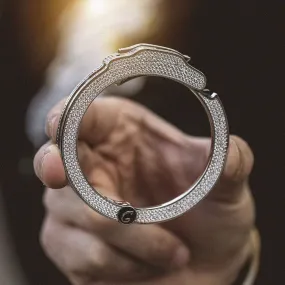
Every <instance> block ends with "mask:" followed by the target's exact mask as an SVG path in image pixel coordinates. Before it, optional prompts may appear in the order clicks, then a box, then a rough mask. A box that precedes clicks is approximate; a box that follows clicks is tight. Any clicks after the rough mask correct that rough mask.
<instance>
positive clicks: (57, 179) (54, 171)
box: [34, 143, 67, 189]
mask: <svg viewBox="0 0 285 285" xmlns="http://www.w3.org/2000/svg"><path fill="white" fill-rule="evenodd" d="M34 169H35V173H36V175H37V176H38V178H39V179H40V180H41V181H42V182H43V183H44V184H45V185H47V186H49V187H51V188H53V189H57V188H62V187H64V186H65V185H66V183H67V182H66V175H65V171H64V166H63V163H62V160H61V156H60V153H59V149H58V148H57V146H56V145H55V144H51V143H47V144H45V145H43V146H42V147H41V148H40V150H39V151H38V152H37V154H36V155H35V158H34Z"/></svg>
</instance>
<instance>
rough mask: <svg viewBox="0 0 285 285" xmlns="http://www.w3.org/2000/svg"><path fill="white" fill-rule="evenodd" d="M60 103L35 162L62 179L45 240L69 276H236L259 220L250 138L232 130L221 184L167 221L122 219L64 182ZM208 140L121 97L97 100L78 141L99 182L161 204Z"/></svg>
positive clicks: (43, 172) (124, 280)
mask: <svg viewBox="0 0 285 285" xmlns="http://www.w3.org/2000/svg"><path fill="white" fill-rule="evenodd" d="M62 106H63V103H60V104H59V105H57V106H56V107H55V108H54V109H53V110H52V111H51V112H50V114H49V119H48V124H47V134H48V135H49V137H50V138H51V141H52V142H51V143H49V144H47V145H44V146H43V147H42V148H41V149H40V150H39V152H38V153H37V155H36V157H35V171H36V173H37V175H38V176H39V178H40V179H41V180H42V181H43V182H44V183H45V184H46V185H47V186H48V187H50V188H63V187H64V188H63V189H62V190H60V191H55V190H51V189H48V190H47V191H46V194H45V198H44V201H45V205H46V208H47V217H46V220H45V223H44V227H43V233H42V241H43V245H44V248H45V250H46V252H47V254H48V255H49V256H50V258H51V259H52V260H53V261H54V262H55V263H56V264H57V265H58V266H59V267H60V268H61V269H62V271H63V272H64V273H65V274H66V275H67V276H68V277H69V279H70V280H71V282H73V283H74V284H80V285H83V284H84V285H85V284H104V285H105V284H106V285H107V284H108V285H111V284H135V285H139V284H158V285H168V284H174V283H175V282H179V284H181V285H183V284H185V285H186V284H189V282H191V284H205V285H206V284H209V285H210V284H219V285H221V284H230V282H231V281H232V280H233V279H234V278H235V276H236V274H237V272H238V271H239V269H240V267H241V265H242V264H243V262H244V260H245V259H246V257H247V255H248V252H249V246H248V240H249V234H250V230H251V229H252V227H253V221H254V210H253V202H252V198H251V195H250V191H249V186H248V183H247V178H248V175H249V173H250V171H251V168H252V164H253V156H252V153H251V151H250V149H249V147H248V146H247V144H246V143H245V142H244V141H242V140H241V139H239V138H237V137H231V139H230V146H229V155H228V159H227V163H226V167H225V170H224V173H223V175H222V177H221V179H220V181H219V183H218V185H217V186H216V187H215V188H214V189H213V190H212V191H211V193H210V194H209V195H208V196H207V197H206V198H205V199H204V200H203V201H202V202H201V203H199V204H198V205H197V206H196V207H195V208H194V209H192V210H191V211H190V212H188V213H187V214H185V215H183V216H182V217H180V218H178V219H176V220H173V221H170V222H167V223H164V224H160V225H144V226H142V225H131V226H124V225H121V224H118V223H117V222H116V221H112V220H108V219H107V218H104V217H102V216H100V215H99V214H97V213H95V212H94V211H93V210H91V209H90V208H89V207H88V206H87V205H85V204H84V203H83V202H82V201H81V200H80V199H79V198H78V197H76V195H75V193H74V192H73V191H71V189H70V188H69V187H65V186H66V183H67V182H66V176H65V173H64V168H63V165H62V161H61V158H60V155H59V152H58V150H57V148H56V146H55V145H54V142H55V135H56V128H57V125H58V120H59V116H60V112H61V109H62ZM209 149H210V141H209V140H208V139H205V138H194V137H189V136H187V135H185V134H183V133H182V132H180V131H179V130H177V129H176V128H174V127H172V126H170V125H169V124H168V123H166V122H164V121H163V120H161V119H159V118H158V117H157V116H155V115H154V114H152V113H151V112H150V111H148V110H147V109H145V108H143V107H142V106H139V105H137V104H135V103H131V102H130V101H127V100H123V99H115V98H107V99H99V100H95V101H94V103H92V105H91V106H90V108H89V109H88V111H87V113H86V115H85V117H84V119H83V121H82V124H81V129H80V134H79V143H78V152H79V160H80V165H81V167H82V169H83V172H84V174H85V175H86V177H87V178H88V181H89V182H90V183H91V185H93V186H94V187H96V188H98V189H102V191H104V192H103V194H104V195H107V196H109V197H111V198H113V199H117V200H125V201H129V202H130V203H131V204H132V205H134V206H149V205H150V204H152V205H154V204H160V203H162V202H166V201H167V200H169V199H171V198H174V197H175V196H177V195H179V194H181V193H182V192H183V191H185V190H186V189H188V188H189V187H190V185H191V184H192V183H193V182H194V181H195V180H196V179H197V177H198V176H199V175H200V174H202V172H203V170H204V168H205V167H206V164H207V159H208V154H209ZM182 241H183V242H182ZM185 246H187V247H185ZM100 282H101V283H100ZM114 282H116V283H114Z"/></svg>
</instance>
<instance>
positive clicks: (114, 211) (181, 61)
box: [57, 44, 229, 224]
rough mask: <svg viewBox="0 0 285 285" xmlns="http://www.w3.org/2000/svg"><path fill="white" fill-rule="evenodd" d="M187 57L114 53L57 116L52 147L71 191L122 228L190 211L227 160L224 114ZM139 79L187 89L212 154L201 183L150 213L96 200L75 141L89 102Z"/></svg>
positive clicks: (158, 49) (161, 50)
mask: <svg viewBox="0 0 285 285" xmlns="http://www.w3.org/2000/svg"><path fill="white" fill-rule="evenodd" d="M189 60H190V58H189V56H186V55H183V54H181V53H179V52H177V51H176V50H173V49H170V48H166V47H162V46H156V45H150V44H138V45H134V46H131V47H127V48H122V49H119V51H118V53H115V54H112V55H110V56H108V57H106V58H105V59H104V60H103V64H102V65H101V66H100V67H99V68H97V69H96V70H94V71H93V72H92V73H91V74H89V75H88V76H87V77H86V78H85V79H84V80H83V81H82V82H81V83H80V84H79V85H78V86H77V87H76V88H75V89H74V91H73V92H72V93H71V95H70V96H69V97H68V99H67V101H66V103H65V107H64V109H63V111H62V115H61V118H60V122H59V126H58V130H57V145H58V147H59V149H60V151H61V156H62V160H63V164H64V167H65V171H66V175H67V178H68V181H69V184H70V186H71V187H72V188H73V189H74V191H75V192H76V193H77V194H78V195H79V196H80V197H81V198H82V199H83V200H84V201H85V203H87V204H88V205H89V206H90V207H91V208H92V209H94V210H95V211H97V212H98V213H100V214H101V215H104V216H106V217H108V218H111V219H115V220H117V221H119V222H121V223H123V224H131V223H139V224H149V223H157V222H164V221H167V220H171V219H174V218H176V217H178V216H180V215H182V214H184V213H185V212H187V211H188V210H190V209H191V208H192V207H193V206H195V205H196V204H197V203H198V202H199V201H201V200H202V199H203V198H204V197H205V196H206V195H207V193H208V192H209V191H210V190H211V189H212V188H213V187H214V185H215V184H216V183H217V181H218V179H219V177H220V175H221V173H222V171H223V168H224V165H225V161H226V157H227V150H228V143H229V130H228V123H227V119H226V115H225V111H224V108H223V106H222V103H221V101H220V99H219V97H218V95H217V94H216V93H214V92H210V91H209V90H208V89H205V88H206V77H205V75H204V74H203V73H202V72H200V71H199V70H197V69H195V68H194V67H192V66H191V65H190V64H189ZM139 76H159V77H164V78H168V79H171V80H174V81H176V82H178V83H181V84H183V85H185V86H186V87H188V88H189V89H190V91H192V93H193V94H194V95H195V96H196V97H197V98H198V99H199V101H200V102H201V104H202V105H203V107H204V109H205V110H206V112H207V115H208V118H209V122H210V126H211V135H212V146H211V153H210V157H209V161H208V164H207V167H206V169H205V171H204V172H203V174H202V175H201V176H200V178H199V179H198V180H197V181H196V183H195V184H194V185H192V186H191V187H190V189H188V190H187V191H186V192H184V193H183V194H181V195H180V196H178V197H176V198H175V199H173V200H171V201H169V202H167V203H164V204H161V205H158V206H154V207H145V208H137V207H132V206H131V205H130V204H129V203H127V202H119V201H115V200H112V199H110V198H107V197H105V196H103V195H102V194H100V193H99V192H98V191H97V190H96V189H95V188H94V187H92V186H91V185H90V184H89V183H88V181H87V180H86V178H85V176H84V174H83V173H82V170H81V168H80V165H79V159H78V155H77V137H78V131H79V126H80V122H81V120H82V118H83V116H84V114H85V112H86V111H87V109H88V107H89V105H90V104H91V103H92V102H93V100H94V99H95V98H96V97H97V96H98V95H99V94H100V93H101V92H102V91H104V90H105V89H106V88H107V87H109V86H110V85H112V84H119V85H120V84H123V83H124V82H126V81H128V80H131V79H132V78H135V77H139Z"/></svg>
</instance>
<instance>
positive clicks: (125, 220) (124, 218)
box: [118, 206, 137, 224]
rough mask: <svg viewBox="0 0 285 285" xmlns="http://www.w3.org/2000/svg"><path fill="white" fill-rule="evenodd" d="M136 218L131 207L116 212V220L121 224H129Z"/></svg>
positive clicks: (135, 213) (134, 211)
mask: <svg viewBox="0 0 285 285" xmlns="http://www.w3.org/2000/svg"><path fill="white" fill-rule="evenodd" d="M136 217H137V212H136V210H135V209H134V208H133V207H131V206H125V207H122V208H121V209H120V210H119V212H118V220H119V221H120V222H121V223H122V224H131V223H133V222H134V221H135V219H136Z"/></svg>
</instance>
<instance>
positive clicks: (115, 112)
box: [46, 97, 126, 145]
mask: <svg viewBox="0 0 285 285" xmlns="http://www.w3.org/2000/svg"><path fill="white" fill-rule="evenodd" d="M125 101H126V100H123V99H117V98H112V97H110V98H104V99H96V100H95V101H94V102H92V103H91V105H90V106H89V108H88V110H87V112H86V113H85V115H84V117H83V119H82V122H81V124H80V130H79V139H80V140H84V141H86V142H88V143H90V144H92V145H94V144H97V143H99V142H100V141H102V140H104V138H105V137H106V136H108V134H110V132H111V131H112V129H113V128H114V126H115V125H116V122H117V120H118V116H119V113H120V111H121V109H122V108H124V104H125V103H124V102H125ZM63 107H64V101H61V102H60V103H58V104H57V105H56V106H55V107H54V108H53V109H52V110H51V111H50V112H49V114H48V116H47V121H46V133H47V135H48V137H49V138H50V139H51V140H52V141H53V142H55V141H56V134H57V128H58V124H59V119H60V116H61V112H62V109H63Z"/></svg>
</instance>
